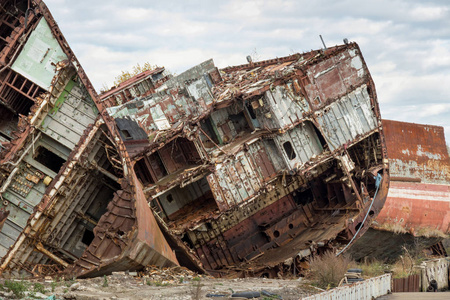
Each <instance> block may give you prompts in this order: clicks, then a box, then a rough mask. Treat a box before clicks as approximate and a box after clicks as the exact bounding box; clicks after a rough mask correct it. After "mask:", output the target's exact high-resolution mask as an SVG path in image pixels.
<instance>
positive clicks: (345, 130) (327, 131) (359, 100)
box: [318, 85, 378, 150]
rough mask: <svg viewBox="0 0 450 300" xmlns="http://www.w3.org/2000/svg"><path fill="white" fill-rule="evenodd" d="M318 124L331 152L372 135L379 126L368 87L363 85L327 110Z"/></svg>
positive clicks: (319, 118)
mask: <svg viewBox="0 0 450 300" xmlns="http://www.w3.org/2000/svg"><path fill="white" fill-rule="evenodd" d="M318 122H319V124H320V126H321V128H322V130H323V132H324V137H325V139H327V141H328V144H329V145H330V149H331V150H334V149H336V148H337V147H339V146H342V145H344V144H346V143H348V142H350V141H352V140H354V139H356V138H357V137H358V136H362V135H364V134H368V133H370V132H371V131H372V130H374V129H375V128H376V127H377V126H378V124H377V121H376V117H375V113H374V111H373V110H372V109H371V102H370V97H369V94H368V93H367V86H365V85H363V86H362V87H360V88H358V89H356V90H355V91H354V92H352V93H350V94H348V95H346V96H344V97H342V98H341V99H340V100H338V101H336V102H334V103H333V104H331V105H330V106H329V107H327V108H325V110H324V113H323V115H320V116H319V117H318Z"/></svg>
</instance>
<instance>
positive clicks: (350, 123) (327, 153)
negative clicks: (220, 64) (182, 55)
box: [108, 44, 389, 276]
mask: <svg viewBox="0 0 450 300" xmlns="http://www.w3.org/2000/svg"><path fill="white" fill-rule="evenodd" d="M108 111H109V113H110V114H111V116H113V117H114V118H115V119H116V123H117V124H118V127H119V130H120V132H121V137H122V138H123V139H125V145H126V146H127V149H128V151H130V153H133V154H132V155H131V158H132V160H134V161H135V166H134V170H135V172H136V174H137V175H138V178H139V179H140V180H141V182H142V183H143V184H144V186H145V187H144V192H145V193H146V195H147V197H148V200H149V202H150V205H151V207H152V208H153V210H154V212H155V214H156V216H157V218H158V220H159V223H160V226H161V227H162V228H164V230H163V231H164V233H165V234H166V236H167V237H168V239H170V240H173V241H178V242H177V243H174V242H172V247H174V248H175V249H178V251H176V252H177V253H181V252H184V253H185V254H186V255H185V257H186V256H189V257H191V258H192V259H191V261H198V262H199V263H201V267H203V268H204V269H205V270H206V271H207V272H209V273H211V274H214V275H215V276H226V275H227V274H228V275H231V274H230V273H232V274H233V276H237V275H238V274H236V272H238V273H239V272H241V271H242V272H244V273H246V274H247V275H255V276H257V275H261V274H262V273H266V272H267V270H268V269H271V271H270V272H275V273H276V272H281V273H282V272H283V271H285V269H286V268H285V267H286V266H285V264H286V262H289V261H290V264H288V265H287V268H288V269H291V270H292V268H291V267H292V264H293V263H294V262H295V266H296V268H298V269H301V263H302V260H304V259H305V258H306V257H307V256H309V255H311V254H315V253H317V252H319V253H320V252H321V251H323V250H324V249H330V248H340V247H344V246H345V245H346V244H348V243H350V242H353V241H354V240H355V239H357V238H358V237H359V236H361V235H362V234H363V233H364V232H365V231H366V230H367V228H368V227H369V225H370V223H371V222H372V220H373V219H374V218H375V217H376V216H377V215H378V212H379V211H380V209H381V208H382V206H383V204H384V201H385V199H386V194H387V189H388V185H389V173H388V165H387V157H386V151H385V146H384V138H383V130H382V127H381V120H380V115H379V111H378V104H377V101H376V94H375V88H374V85H373V82H372V80H371V77H370V74H369V72H368V70H367V67H366V65H365V63H364V60H363V58H362V56H361V54H360V50H359V48H358V46H357V45H356V44H350V45H345V46H338V47H335V48H332V49H328V50H327V52H325V53H324V52H322V51H313V52H310V53H304V54H297V55H293V56H289V57H283V58H279V59H274V60H271V61H263V62H258V63H251V64H248V65H242V66H236V67H229V68H226V69H223V70H217V69H216V68H215V67H214V64H213V62H212V61H206V62H204V63H202V64H200V65H199V66H197V67H195V68H193V69H191V70H188V71H186V72H185V73H183V74H181V75H179V76H178V77H174V78H172V79H169V80H168V81H167V82H166V83H165V84H164V85H163V86H162V87H161V88H160V90H159V91H158V92H157V93H155V94H154V95H152V96H150V97H146V98H142V99H139V100H136V101H131V102H129V103H125V104H122V105H120V106H116V107H111V108H109V109H108ZM133 123H134V124H136V125H138V126H139V127H140V129H141V130H142V131H140V130H137V129H136V127H137V126H133V125H132V124H133ZM143 132H144V133H145V134H146V136H148V140H147V139H144V138H143V136H142V133H143ZM377 177H378V183H377V180H376V178H377ZM355 235H356V236H355ZM354 236H355V238H353V237H354ZM179 261H180V263H181V264H184V262H185V259H182V258H181V257H179ZM271 275H273V274H271Z"/></svg>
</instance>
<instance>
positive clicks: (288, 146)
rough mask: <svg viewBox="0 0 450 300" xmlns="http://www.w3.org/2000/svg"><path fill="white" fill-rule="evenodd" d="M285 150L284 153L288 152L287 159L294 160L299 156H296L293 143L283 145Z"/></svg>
mask: <svg viewBox="0 0 450 300" xmlns="http://www.w3.org/2000/svg"><path fill="white" fill-rule="evenodd" d="M283 148H284V151H285V152H286V155H287V157H288V158H289V159H290V160H293V159H294V158H296V157H297V154H295V151H294V148H292V144H291V142H285V143H284V144H283Z"/></svg>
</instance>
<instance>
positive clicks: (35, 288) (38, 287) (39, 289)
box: [33, 282, 46, 294]
mask: <svg viewBox="0 0 450 300" xmlns="http://www.w3.org/2000/svg"><path fill="white" fill-rule="evenodd" d="M33 291H34V292H37V293H41V294H45V292H46V290H45V286H44V285H43V284H41V283H39V282H36V283H35V284H34V285H33Z"/></svg>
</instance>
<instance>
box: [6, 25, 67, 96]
mask: <svg viewBox="0 0 450 300" xmlns="http://www.w3.org/2000/svg"><path fill="white" fill-rule="evenodd" d="M66 59H67V56H66V54H65V53H64V52H63V50H62V49H61V47H60V46H59V44H58V41H57V40H56V39H55V37H54V36H53V34H52V32H51V30H50V27H49V26H48V24H47V21H45V19H44V18H41V20H40V21H39V24H38V25H37V27H36V29H35V30H34V31H33V32H32V33H31V34H30V37H29V38H28V41H27V42H26V44H25V46H24V49H23V51H21V52H20V54H19V56H18V57H17V59H16V61H15V62H14V63H13V65H12V67H11V68H12V69H13V70H14V71H16V72H17V73H20V74H22V75H23V76H25V77H26V78H28V79H29V80H31V81H33V82H34V83H36V84H37V85H39V86H40V87H42V88H44V89H46V90H48V89H49V88H50V84H51V82H52V79H53V76H55V65H56V63H58V62H60V61H62V60H66Z"/></svg>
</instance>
